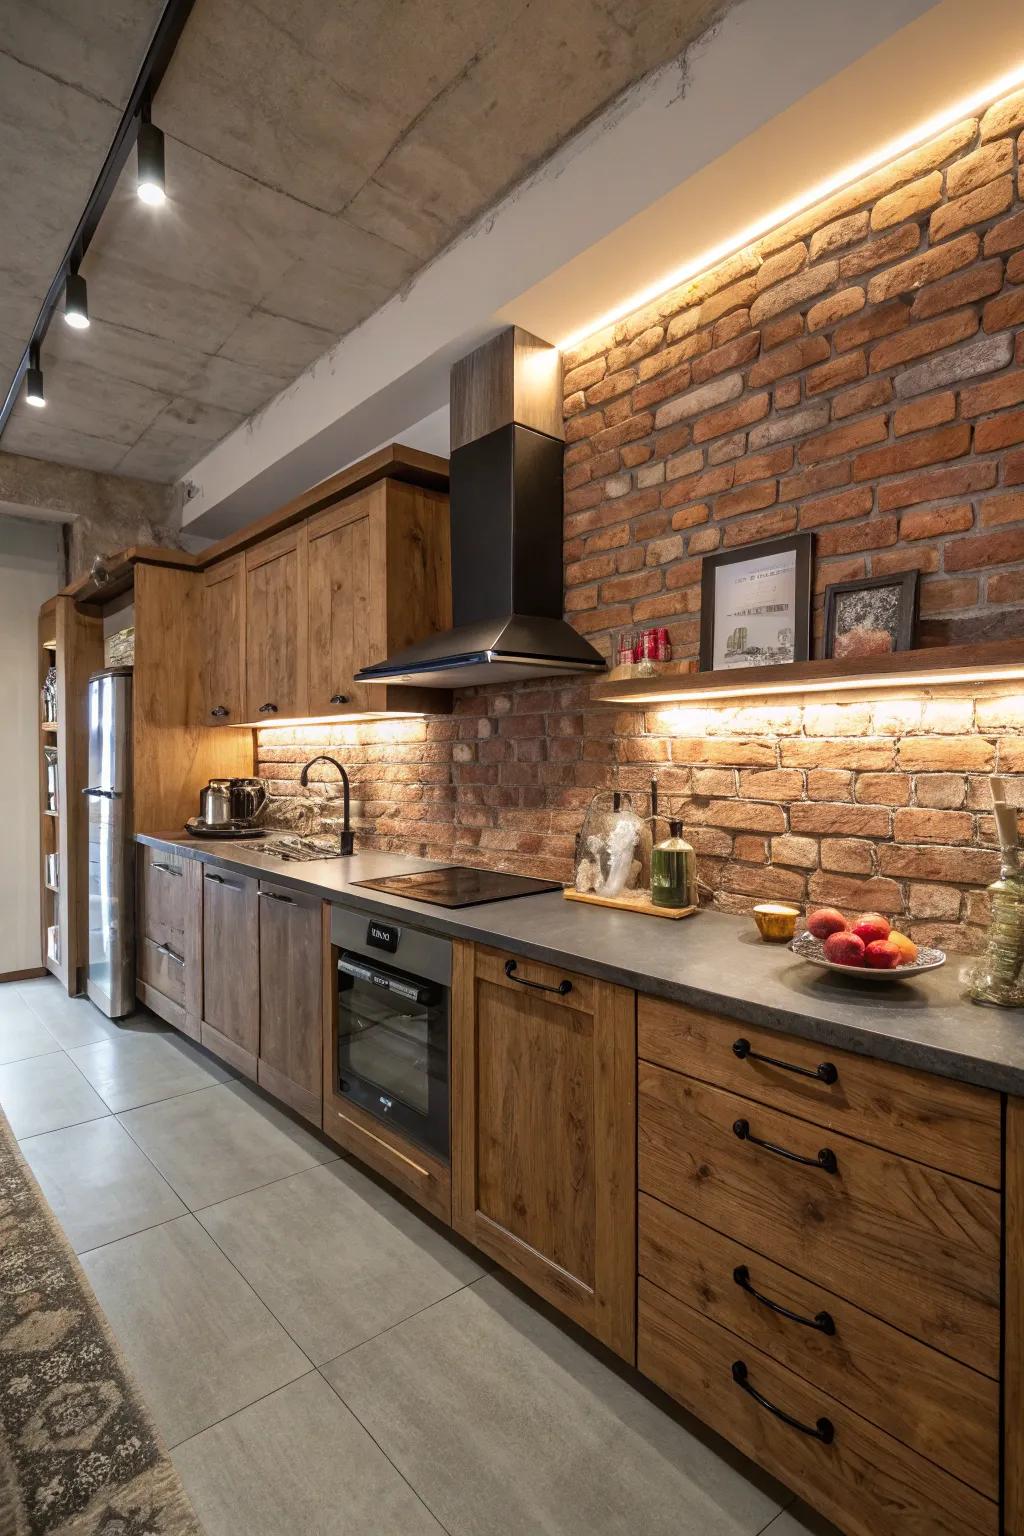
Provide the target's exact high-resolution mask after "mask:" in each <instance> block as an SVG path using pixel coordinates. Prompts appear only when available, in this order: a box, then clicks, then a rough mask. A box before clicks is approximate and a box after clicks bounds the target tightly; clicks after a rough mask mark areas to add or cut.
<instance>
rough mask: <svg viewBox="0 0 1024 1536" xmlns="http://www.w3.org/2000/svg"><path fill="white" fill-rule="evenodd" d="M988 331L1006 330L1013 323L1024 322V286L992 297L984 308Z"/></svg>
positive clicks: (983, 314)
mask: <svg viewBox="0 0 1024 1536" xmlns="http://www.w3.org/2000/svg"><path fill="white" fill-rule="evenodd" d="M981 319H982V324H983V325H984V327H985V330H986V331H1005V330H1006V329H1007V328H1008V327H1009V326H1011V325H1021V324H1024V288H1018V289H1017V290H1016V291H1015V292H1013V293H1004V294H1003V295H1002V296H1001V297H1000V298H998V299H991V300H990V301H989V302H988V303H987V304H986V305H985V308H984V309H983V310H982V315H981Z"/></svg>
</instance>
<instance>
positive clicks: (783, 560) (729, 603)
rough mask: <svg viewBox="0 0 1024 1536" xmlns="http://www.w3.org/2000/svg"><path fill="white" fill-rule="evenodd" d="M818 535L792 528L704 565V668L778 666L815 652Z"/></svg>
mask: <svg viewBox="0 0 1024 1536" xmlns="http://www.w3.org/2000/svg"><path fill="white" fill-rule="evenodd" d="M813 543H814V536H813V534H810V533H794V534H792V535H790V536H789V537H788V538H784V539H765V540H764V541H763V542H762V543H760V544H745V545H744V546H743V548H742V549H730V550H726V551H724V552H723V553H721V554H717V555H705V557H704V563H703V565H702V567H701V595H700V669H701V671H702V672H712V671H714V672H720V671H723V670H727V669H729V668H731V667H775V666H783V665H785V663H786V662H788V661H806V660H807V659H808V657H809V656H810V653H811V552H812V549H813Z"/></svg>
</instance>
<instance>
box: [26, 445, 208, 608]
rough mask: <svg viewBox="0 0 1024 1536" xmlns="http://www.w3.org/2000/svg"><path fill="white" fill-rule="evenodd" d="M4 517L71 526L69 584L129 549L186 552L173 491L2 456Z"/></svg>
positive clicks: (143, 483) (118, 476)
mask: <svg viewBox="0 0 1024 1536" xmlns="http://www.w3.org/2000/svg"><path fill="white" fill-rule="evenodd" d="M0 511H3V512H7V513H9V514H14V515H15V516H19V515H20V516H30V517H46V518H50V519H53V520H55V521H60V522H67V523H69V524H70V539H69V558H68V572H67V579H68V580H73V579H74V578H75V577H76V576H80V575H81V574H82V573H83V572H84V571H87V570H88V569H89V567H90V566H91V564H92V562H93V560H94V559H95V557H96V556H97V555H107V554H112V553H114V552H115V551H116V550H119V549H124V548H125V547H126V546H127V545H129V544H163V545H169V546H172V547H176V548H180V547H182V544H183V540H182V536H181V531H180V518H179V514H178V511H177V505H176V494H175V491H174V488H173V487H172V486H166V485H154V484H153V483H152V482H151V481H148V480H131V479H129V478H127V477H125V476H121V475H102V474H97V473H96V472H95V471H94V470H89V469H71V468H69V467H68V466H67V465H65V464H51V463H49V462H48V461H47V460H45V459H30V458H25V457H22V456H21V455H20V454H16V453H3V452H0Z"/></svg>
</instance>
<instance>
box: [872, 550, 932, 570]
mask: <svg viewBox="0 0 1024 1536" xmlns="http://www.w3.org/2000/svg"><path fill="white" fill-rule="evenodd" d="M938 568H939V551H938V550H937V549H935V548H934V547H933V546H932V545H931V544H915V545H914V547H913V549H887V550H883V551H881V552H877V551H876V552H875V553H874V554H873V555H872V556H871V574H872V576H892V575H893V574H894V572H897V571H937V570H938Z"/></svg>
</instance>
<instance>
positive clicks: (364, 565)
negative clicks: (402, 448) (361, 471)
mask: <svg viewBox="0 0 1024 1536" xmlns="http://www.w3.org/2000/svg"><path fill="white" fill-rule="evenodd" d="M375 493H376V494H377V495H378V496H379V495H380V494H381V493H382V491H381V488H377V487H375V488H374V491H372V492H371V491H368V492H365V493H363V494H362V495H360V496H355V497H351V498H350V499H349V500H348V501H346V502H345V503H343V504H342V506H340V507H330V508H328V510H327V511H326V512H322V513H321V514H320V515H319V516H318V517H315V518H312V519H311V520H310V523H309V711H310V714H314V715H317V714H320V715H323V714H337V713H338V711H339V710H343V711H346V712H347V711H349V710H353V709H368V708H370V702H369V690H368V689H367V687H366V686H365V684H361V683H357V682H356V681H355V674H356V673H357V672H358V671H359V668H360V667H363V666H366V665H367V663H368V662H369V661H370V660H371V659H372V654H371V653H372V651H373V644H372V641H373V635H372V629H373V624H374V619H373V617H372V615H373V611H374V604H373V603H372V602H371V560H370V534H371V525H370V515H369V513H370V504H371V499H372V497H373V495H374V494H375ZM382 601H383V599H382V596H381V597H380V598H379V601H378V604H377V606H378V607H381V606H382ZM377 619H378V620H379V621H380V622H381V624H382V622H383V614H382V613H380V614H378V615H377Z"/></svg>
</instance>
